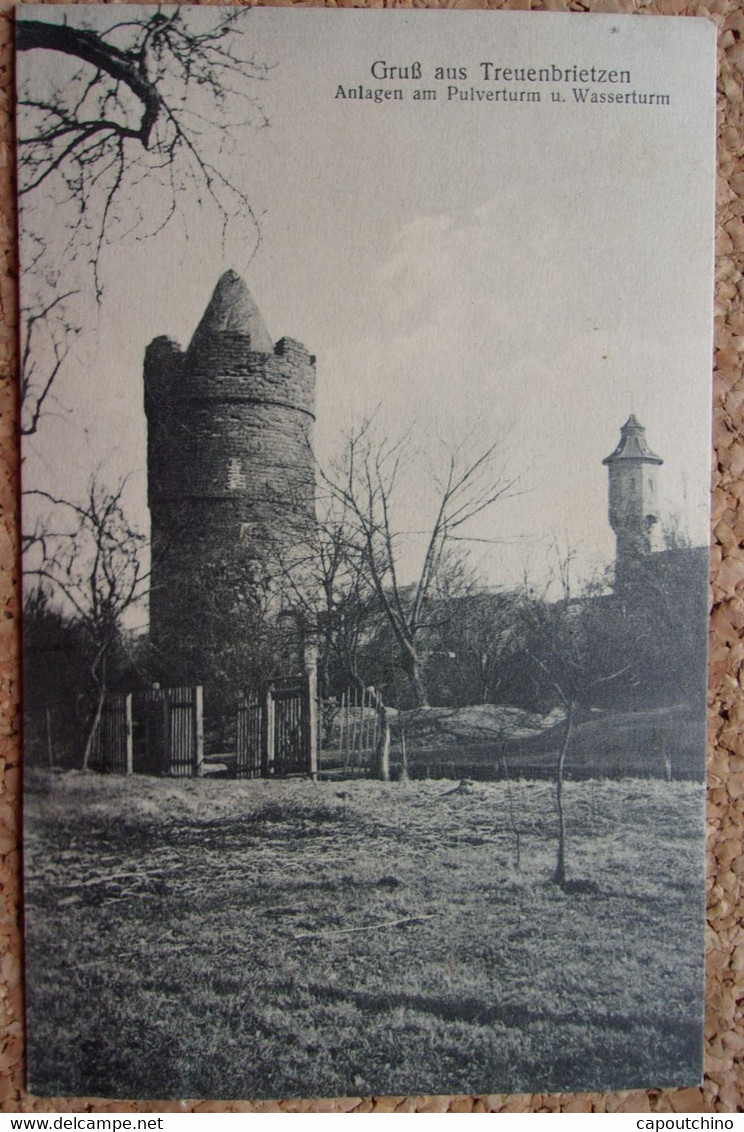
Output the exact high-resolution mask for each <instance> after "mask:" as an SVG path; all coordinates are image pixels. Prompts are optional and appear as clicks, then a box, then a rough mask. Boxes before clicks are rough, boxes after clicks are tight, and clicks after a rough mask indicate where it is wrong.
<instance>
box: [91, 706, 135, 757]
mask: <svg viewBox="0 0 744 1132" xmlns="http://www.w3.org/2000/svg"><path fill="white" fill-rule="evenodd" d="M91 764H92V766H94V767H95V768H96V770H99V771H100V772H101V773H102V774H131V773H132V770H133V748H132V695H131V693H130V692H107V694H106V696H105V698H104V701H103V708H102V709H101V718H100V720H99V722H98V730H97V731H96V735H95V739H94V742H93V751H92V757H91Z"/></svg>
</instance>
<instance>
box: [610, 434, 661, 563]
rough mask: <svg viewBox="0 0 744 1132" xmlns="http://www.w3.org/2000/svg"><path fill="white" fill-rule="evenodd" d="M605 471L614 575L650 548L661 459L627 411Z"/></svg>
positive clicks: (656, 518)
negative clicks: (614, 545) (613, 536)
mask: <svg viewBox="0 0 744 1132" xmlns="http://www.w3.org/2000/svg"><path fill="white" fill-rule="evenodd" d="M602 463H603V464H606V465H607V470H608V473H609V516H610V526H611V527H612V529H613V531H614V532H615V537H616V540H617V543H616V553H615V577H616V580H619V581H622V579H623V577H624V576H625V575H627V571H628V568H629V567H632V565H633V563H634V562H637V561H638V559H639V558H641V557H642V556H643V555H646V554H648V553H649V552H650V550H651V534H652V531H653V528H654V525H655V524H656V523H657V522H658V520H659V505H658V484H657V468H658V467H659V466H660V465H661V464H663V463H664V461H663V460H662V459H661V458H660V457H659V456H657V455H656V454H655V453H654V452H652V451H651V449H650V448H649V446H648V443H647V442H646V430H645V428H643V426H642V425H640V424H639V423H638V421H637V420H636V418H635V416H633V415H632V414H631V416H629V417H628V419H627V421H626V422H625V424H624V425H623V426H622V428H621V429H620V443H619V444H618V446H617V448H616V449H615V451H614V452H613V453H612V454H611V455H610V456H607V457H606V458H605V459H604V460H603V461H602Z"/></svg>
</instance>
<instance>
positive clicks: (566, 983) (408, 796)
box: [26, 775, 703, 1097]
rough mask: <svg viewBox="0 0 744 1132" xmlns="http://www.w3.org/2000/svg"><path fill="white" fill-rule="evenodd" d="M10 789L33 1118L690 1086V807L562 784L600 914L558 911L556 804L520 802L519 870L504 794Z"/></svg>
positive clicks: (528, 790) (645, 791)
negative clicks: (91, 1102) (75, 1100)
mask: <svg viewBox="0 0 744 1132" xmlns="http://www.w3.org/2000/svg"><path fill="white" fill-rule="evenodd" d="M29 779H30V780H29V782H28V784H27V793H26V831H27V832H26V846H27V856H26V867H27V878H28V879H27V889H26V895H27V937H28V942H27V956H28V959H27V962H28V968H27V970H28V986H29V988H30V991H29V1012H30V1017H29V1037H30V1042H29V1054H30V1087H31V1088H32V1090H34V1091H37V1092H41V1093H47V1094H55V1093H88V1094H91V1093H95V1094H101V1095H112V1096H115V1095H119V1096H129V1097H134V1096H147V1097H164V1096H213V1097H228V1096H239V1097H248V1096H252V1097H271V1096H284V1097H288V1096H293V1095H296V1096H302V1095H326V1096H333V1095H348V1094H349V1093H360V1094H405V1093H409V1092H424V1093H426V1092H431V1093H449V1092H463V1093H478V1092H506V1091H515V1092H518V1091H562V1090H568V1089H581V1090H584V1089H598V1090H604V1089H609V1088H634V1087H643V1086H672V1085H676V1084H690V1083H696V1082H697V1081H698V1080H699V1076H700V1067H699V1061H698V1057H699V1053H698V1043H699V1040H700V1032H701V1011H702V1006H701V990H702V972H701V966H702V963H701V957H702V946H703V941H702V924H703V917H702V891H703V889H702V879H703V877H702V793H701V791H700V789H699V788H698V787H696V786H695V785H693V784H690V783H673V784H666V783H661V782H648V781H644V782H639V781H625V782H602V781H596V780H591V781H589V782H582V783H570V784H568V787H567V798H568V821H569V838H570V843H569V855H568V865H569V875H570V876H572V877H573V878H575V879H585V880H587V881H591V882H593V884H594V885H595V886H596V889H597V891H596V893H594V894H584V895H580V894H577V895H566V894H565V893H563V892H561V891H560V890H559V889H557V888H556V887H555V886H553V885H551V884H550V883H549V878H550V874H551V870H552V865H553V858H554V842H553V838H554V818H553V808H552V792H551V788H550V786H549V784H548V783H534V782H522V783H512V784H511V787H510V788H511V791H512V802H513V805H514V811H515V813H516V814H517V817H518V825H519V829H520V862H519V866H517V863H516V838H515V834H514V831H513V829H512V828H511V825H510V819H509V806H508V804H507V803H508V799H507V796H506V789H507V788H506V786H505V784H503V783H483V784H476V785H473V786H472V787H469V788H467V789H465V790H455V791H454V792H453V786H454V783H452V782H443V781H432V782H419V783H416V784H409V785H403V784H390V785H385V784H382V783H376V782H364V781H356V782H351V783H319V784H313V783H309V782H301V781H296V782H240V783H235V782H230V783H228V782H213V781H181V782H176V781H167V780H154V779H141V778H140V779H130V780H122V779H113V778H109V779H105V780H103V779H99V778H95V777H91V776H89V777H85V778H84V777H81V776H77V775H71V776H53V777H50V776H45V775H39V776H29ZM388 921H406V922H404V923H399V924H397V926H392V927H377V926H376V925H380V924H383V923H386V922H388ZM356 928H360V929H363V930H360V931H349V930H348V929H356ZM334 933H336V934H334Z"/></svg>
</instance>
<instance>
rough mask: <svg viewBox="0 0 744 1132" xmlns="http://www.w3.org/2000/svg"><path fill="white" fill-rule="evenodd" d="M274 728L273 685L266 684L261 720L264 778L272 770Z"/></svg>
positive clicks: (262, 772) (262, 769)
mask: <svg viewBox="0 0 744 1132" xmlns="http://www.w3.org/2000/svg"><path fill="white" fill-rule="evenodd" d="M274 727H275V721H274V685H273V684H267V685H266V690H265V691H264V702H263V713H262V719H261V774H262V775H263V777H264V778H268V776H269V775H270V774H271V772H272V771H273V769H274Z"/></svg>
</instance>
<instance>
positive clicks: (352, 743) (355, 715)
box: [338, 688, 380, 775]
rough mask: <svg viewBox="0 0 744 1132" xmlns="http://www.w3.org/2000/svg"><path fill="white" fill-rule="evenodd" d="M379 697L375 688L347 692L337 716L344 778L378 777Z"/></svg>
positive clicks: (342, 697) (340, 759)
mask: <svg viewBox="0 0 744 1132" xmlns="http://www.w3.org/2000/svg"><path fill="white" fill-rule="evenodd" d="M378 704H379V695H378V693H377V692H376V691H375V689H374V688H349V689H347V691H345V692H343V693H342V695H341V703H340V705H339V713H338V757H339V761H340V763H341V765H342V767H343V771H344V774H346V775H354V774H356V775H362V774H371V773H377V770H378V768H377V766H376V761H377V759H378V751H379V745H380V712H379V708H378Z"/></svg>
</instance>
